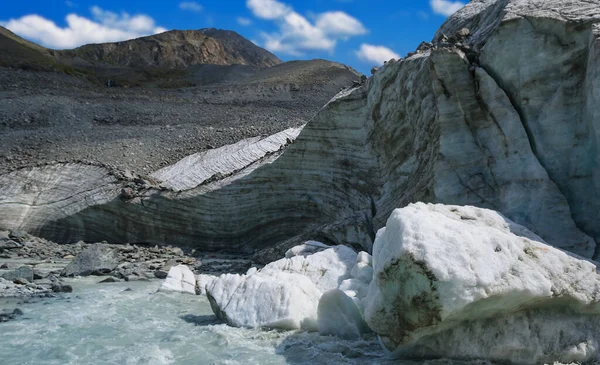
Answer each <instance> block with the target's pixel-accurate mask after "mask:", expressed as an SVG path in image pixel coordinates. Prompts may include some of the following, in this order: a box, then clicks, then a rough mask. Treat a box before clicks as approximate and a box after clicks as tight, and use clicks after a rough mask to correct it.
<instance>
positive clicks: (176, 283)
mask: <svg viewBox="0 0 600 365" xmlns="http://www.w3.org/2000/svg"><path fill="white" fill-rule="evenodd" d="M158 291H161V292H177V293H187V294H194V295H195V294H197V287H196V277H195V276H194V273H193V272H192V270H190V269H189V268H188V267H187V266H186V265H177V266H174V267H172V268H171V269H170V270H169V273H168V275H167V278H166V279H165V281H164V283H163V284H162V285H161V286H160V288H159V289H158Z"/></svg>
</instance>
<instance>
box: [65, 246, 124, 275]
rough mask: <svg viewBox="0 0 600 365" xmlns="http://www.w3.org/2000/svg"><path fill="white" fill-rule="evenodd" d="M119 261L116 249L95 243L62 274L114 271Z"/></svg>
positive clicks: (101, 273) (99, 273) (98, 273)
mask: <svg viewBox="0 0 600 365" xmlns="http://www.w3.org/2000/svg"><path fill="white" fill-rule="evenodd" d="M118 262H119V258H118V255H117V253H116V252H115V250H114V249H112V248H110V247H108V246H104V245H101V244H95V245H93V246H91V247H89V248H88V249H86V250H85V251H83V252H82V253H80V254H79V255H77V257H76V258H75V259H74V260H73V261H72V262H71V263H70V264H69V265H68V266H67V267H66V268H65V269H64V270H63V271H62V272H61V275H62V276H75V275H81V276H88V275H104V274H108V273H110V272H111V271H113V270H114V269H115V268H116V267H117V265H118Z"/></svg>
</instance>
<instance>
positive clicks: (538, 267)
mask: <svg viewBox="0 0 600 365" xmlns="http://www.w3.org/2000/svg"><path fill="white" fill-rule="evenodd" d="M373 262H374V265H375V266H374V275H373V278H374V279H373V281H372V282H371V284H370V287H369V293H368V296H367V298H368V299H367V301H366V308H365V319H366V321H367V323H368V324H369V326H370V327H371V328H372V329H373V330H374V331H375V332H376V333H377V334H378V335H379V336H380V337H381V340H382V341H381V342H382V344H384V345H385V346H386V347H387V348H388V349H390V350H392V351H395V355H396V356H400V357H411V358H412V357H421V356H434V357H449V358H453V357H460V358H478V359H486V360H490V361H500V362H513V363H522V364H536V363H544V362H554V361H587V360H589V359H591V358H592V357H595V356H597V355H598V353H597V351H598V348H597V347H596V346H591V347H590V346H588V345H589V344H595V343H598V340H600V275H599V274H598V272H597V269H596V266H595V265H594V264H593V263H591V262H588V261H585V260H583V259H582V258H580V257H577V256H574V255H572V254H567V253H565V252H563V251H561V250H558V249H555V248H553V247H551V246H549V245H547V244H546V243H545V242H544V240H542V239H541V238H540V237H539V236H537V235H536V234H534V233H532V232H531V231H529V230H527V229H526V228H525V227H523V226H520V225H518V224H516V223H514V222H512V221H510V220H509V219H508V218H506V217H505V216H503V215H501V214H499V213H497V212H494V211H491V210H486V209H480V208H474V207H468V206H466V207H461V206H445V205H433V204H423V203H417V204H411V205H409V206H408V207H405V208H402V209H398V210H395V211H394V212H393V213H392V215H391V216H390V218H389V220H388V222H387V225H386V227H385V228H382V229H381V230H380V231H379V232H378V233H377V238H376V240H375V245H374V247H373ZM559 337H560V341H556V339H557V338H559ZM585 344H588V345H585ZM582 346H583V347H585V350H582V352H583V353H584V355H582V357H578V356H575V357H573V356H571V355H573V354H574V353H581V351H578V350H574V349H582ZM586 346H587V347H586ZM569 354H571V355H569ZM567 355H568V356H567ZM575 358H577V360H574V359H575Z"/></svg>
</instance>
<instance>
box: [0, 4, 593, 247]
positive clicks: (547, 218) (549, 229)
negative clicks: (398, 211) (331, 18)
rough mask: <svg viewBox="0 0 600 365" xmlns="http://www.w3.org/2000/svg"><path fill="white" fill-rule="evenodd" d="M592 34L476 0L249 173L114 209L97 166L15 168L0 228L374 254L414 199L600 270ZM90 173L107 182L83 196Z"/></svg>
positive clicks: (588, 14)
mask: <svg viewBox="0 0 600 365" xmlns="http://www.w3.org/2000/svg"><path fill="white" fill-rule="evenodd" d="M556 9H561V10H560V11H558V10H556ZM599 24H600V8H598V7H595V6H590V2H589V1H583V0H578V1H571V2H569V3H568V5H564V4H563V3H562V2H559V1H544V2H542V1H531V0H512V1H508V0H482V1H473V2H471V3H470V4H469V5H468V6H467V7H465V8H464V9H463V10H461V11H459V12H458V13H457V14H456V15H454V16H452V17H451V18H450V19H449V20H448V22H447V23H446V24H445V25H444V26H443V27H442V28H441V30H440V32H439V33H438V35H437V36H436V38H435V39H434V42H433V44H423V45H422V46H421V47H419V50H418V51H417V52H415V53H413V54H411V55H410V56H409V57H407V58H405V59H402V60H400V61H397V62H388V63H387V65H386V66H384V67H383V68H381V69H380V70H379V71H378V72H377V73H376V74H375V75H374V76H373V77H372V78H370V79H369V80H368V81H367V82H366V83H365V84H363V85H360V86H356V87H354V88H351V89H349V90H346V91H344V92H342V93H340V94H339V95H338V96H337V97H336V98H334V99H333V100H332V101H330V102H329V103H328V104H327V105H326V106H325V107H324V108H323V109H322V110H321V111H320V112H319V113H318V114H317V115H316V116H315V118H313V119H312V120H311V121H310V123H308V124H307V125H306V127H304V129H303V130H302V132H301V133H300V135H299V136H298V138H297V139H296V140H295V141H293V143H288V144H287V149H285V152H284V153H283V154H281V155H280V156H279V157H278V158H276V159H274V157H277V156H274V157H273V156H269V157H268V158H266V159H265V158H263V159H262V160H260V161H258V162H260V163H259V164H261V163H262V166H260V167H258V168H256V164H253V165H248V167H249V169H242V170H241V171H238V172H237V173H236V172H233V173H232V174H228V175H227V176H219V175H217V176H215V177H214V178H213V179H209V181H208V182H206V181H204V180H203V181H199V182H198V185H197V186H196V187H194V188H191V189H187V190H185V191H179V192H174V191H169V190H168V189H167V190H160V189H156V188H153V187H152V186H151V184H148V183H144V182H141V183H140V184H141V185H140V186H142V188H141V189H139V193H136V194H134V195H133V196H131V197H126V198H123V196H122V195H121V194H122V193H121V191H122V190H121V189H122V187H123V186H125V185H126V184H131V182H123V181H122V180H119V179H115V178H114V177H111V176H114V174H112V173H111V172H110V171H109V170H107V169H105V168H102V167H96V166H91V167H90V166H87V165H77V164H69V165H53V166H49V167H40V168H36V169H29V170H28V169H24V170H20V171H17V172H14V173H12V174H10V175H4V176H3V179H8V181H11V185H12V187H11V189H10V191H7V190H6V189H4V190H3V192H2V198H0V201H1V202H0V204H2V205H3V206H4V207H5V209H3V210H2V212H1V213H0V226H5V227H16V228H20V229H24V230H28V231H31V232H33V233H38V234H41V235H43V236H45V237H50V238H53V239H56V240H59V241H76V240H78V239H84V240H89V241H98V240H101V239H108V240H110V241H114V242H128V241H129V242H167V243H168V242H178V243H179V244H186V245H190V246H195V247H200V248H203V249H207V250H209V249H210V250H232V251H240V252H254V251H256V250H259V249H262V248H269V247H273V246H274V245H276V244H279V243H282V242H285V243H286V244H291V243H293V242H294V241H295V240H302V239H305V238H307V237H311V238H316V239H319V240H322V241H325V242H337V243H348V244H353V245H355V246H362V247H363V248H364V249H366V250H370V246H371V243H372V242H373V239H374V237H375V232H376V231H377V230H378V229H379V228H381V227H382V226H383V225H384V224H385V221H386V220H387V218H388V217H389V215H390V213H391V212H392V211H393V209H395V208H397V207H402V206H406V205H407V204H408V203H410V202H415V201H425V202H439V203H444V204H459V205H475V206H479V207H485V208H491V209H494V210H497V211H499V212H501V213H503V214H504V215H505V216H506V217H507V218H509V219H511V220H512V221H514V222H516V223H518V224H521V225H523V226H525V227H526V228H528V229H530V230H532V231H533V232H535V233H536V234H538V235H540V236H541V237H542V238H543V239H544V240H545V241H546V242H548V243H550V244H552V245H554V246H556V247H560V248H563V249H565V250H569V251H571V252H574V253H577V254H579V255H582V256H585V257H588V258H590V257H598V252H597V250H596V247H597V244H598V242H600V225H599V224H598V222H600V219H599V218H600V217H599V216H598V214H600V213H599V212H600V209H598V206H597V204H598V201H597V199H595V197H596V196H599V194H598V193H599V191H598V190H599V188H600V186H599V185H598V181H599V180H598V174H599V173H600V166H598V161H599V160H600V159H599V158H598V157H599V156H598V150H597V147H596V146H597V145H598V143H599V141H598V134H597V133H596V132H595V131H597V130H598V129H599V128H600V127H599V126H598V123H599V122H600V109H599V107H598V105H600V103H599V100H598V95H600V93H599V92H598V90H599V87H600V86H599V85H600V79H599V76H600V75H599V73H598V70H599V69H600V67H599V62H600V51H599V49H600V48H599V47H600V39H599V38H600V28H599ZM463 28H467V29H468V30H467V29H463ZM290 142H291V141H290ZM271 157H273V158H271ZM204 163H207V164H208V163H210V161H205V162H204ZM88 170H89V171H91V172H93V173H94V174H93V176H94V180H95V181H104V182H105V183H103V184H102V185H99V184H88V185H86V184H84V182H86V181H88V180H87V179H89V177H86V176H92V175H91V172H88ZM182 172H183V171H182ZM173 175H176V174H174V173H173V171H171V176H173ZM61 179H69V180H70V181H75V182H77V181H80V184H77V183H71V184H75V185H79V186H81V187H78V186H75V187H73V188H72V190H69V189H66V188H64V187H60V186H61V184H62V183H61ZM171 184H173V182H171ZM186 184H187V185H188V186H189V181H188V182H186ZM69 191H70V192H69ZM57 192H61V193H60V194H58V193H57ZM63 192H65V193H64V194H63ZM590 197H591V198H590ZM67 200H69V201H70V202H71V203H69V204H67V206H65V205H64V202H65V201H67Z"/></svg>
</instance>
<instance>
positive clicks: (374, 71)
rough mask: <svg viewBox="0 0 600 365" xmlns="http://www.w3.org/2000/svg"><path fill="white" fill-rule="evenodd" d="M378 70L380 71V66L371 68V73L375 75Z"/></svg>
mask: <svg viewBox="0 0 600 365" xmlns="http://www.w3.org/2000/svg"><path fill="white" fill-rule="evenodd" d="M377 71H379V67H377V66H374V67H373V68H371V75H375V74H376V73H377Z"/></svg>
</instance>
